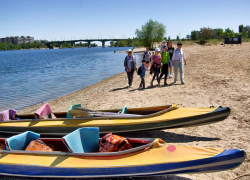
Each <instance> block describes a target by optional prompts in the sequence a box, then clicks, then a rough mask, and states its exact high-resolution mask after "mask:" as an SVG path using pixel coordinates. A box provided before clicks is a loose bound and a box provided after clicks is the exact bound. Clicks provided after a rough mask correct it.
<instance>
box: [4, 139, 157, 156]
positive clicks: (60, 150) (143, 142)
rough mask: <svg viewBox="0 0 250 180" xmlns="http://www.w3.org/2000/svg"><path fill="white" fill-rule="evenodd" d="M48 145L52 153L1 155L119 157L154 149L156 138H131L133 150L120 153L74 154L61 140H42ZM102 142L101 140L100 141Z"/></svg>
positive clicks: (36, 152)
mask: <svg viewBox="0 0 250 180" xmlns="http://www.w3.org/2000/svg"><path fill="white" fill-rule="evenodd" d="M39 140H41V141H43V142H44V143H46V144H47V145H49V146H51V147H53V149H54V151H52V152H43V151H25V150H11V151H9V150H6V149H5V150H0V153H7V154H34V155H35V154H40V155H42V154H44V155H64V156H91V157H92V156H119V155H124V154H129V153H134V152H138V151H144V150H147V149H150V148H152V147H153V144H154V143H155V140H156V139H154V138H129V139H128V141H129V143H130V144H131V146H132V148H131V149H128V150H123V151H118V152H90V153H72V152H70V151H69V150H68V148H67V147H66V146H65V144H64V143H63V140H62V139H61V138H40V139H39ZM99 141H101V138H100V139H99ZM4 144H5V138H0V148H1V149H3V148H4Z"/></svg>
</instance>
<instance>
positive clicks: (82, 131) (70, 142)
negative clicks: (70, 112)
mask: <svg viewBox="0 0 250 180" xmlns="http://www.w3.org/2000/svg"><path fill="white" fill-rule="evenodd" d="M62 140H63V143H64V144H65V146H66V147H67V148H68V150H69V151H70V152H72V153H88V152H98V151H99V128H98V127H84V128H79V129H77V130H75V131H73V132H71V133H69V134H67V135H66V136H63V137H62Z"/></svg>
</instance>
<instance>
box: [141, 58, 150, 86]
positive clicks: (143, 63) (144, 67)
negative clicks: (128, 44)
mask: <svg viewBox="0 0 250 180" xmlns="http://www.w3.org/2000/svg"><path fill="white" fill-rule="evenodd" d="M147 67H148V64H147V63H146V60H144V59H143V60H142V65H141V74H140V77H141V83H140V86H139V89H145V80H144V77H145V74H146V70H147Z"/></svg>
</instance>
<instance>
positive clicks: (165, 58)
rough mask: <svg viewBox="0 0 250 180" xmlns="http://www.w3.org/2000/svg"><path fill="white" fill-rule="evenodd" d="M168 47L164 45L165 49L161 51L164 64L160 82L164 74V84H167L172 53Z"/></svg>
mask: <svg viewBox="0 0 250 180" xmlns="http://www.w3.org/2000/svg"><path fill="white" fill-rule="evenodd" d="M167 50H168V47H167V46H164V51H163V52H162V53H161V57H162V59H161V63H162V64H163V65H162V69H161V75H160V78H159V84H160V82H161V78H162V76H163V75H165V76H164V86H167V85H168V84H167V76H168V63H169V62H170V55H169V53H168V51H167Z"/></svg>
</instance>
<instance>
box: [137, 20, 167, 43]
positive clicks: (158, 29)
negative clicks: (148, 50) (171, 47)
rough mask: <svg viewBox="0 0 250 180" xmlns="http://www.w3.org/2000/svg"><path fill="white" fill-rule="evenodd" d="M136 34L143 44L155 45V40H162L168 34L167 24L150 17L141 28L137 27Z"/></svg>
mask: <svg viewBox="0 0 250 180" xmlns="http://www.w3.org/2000/svg"><path fill="white" fill-rule="evenodd" d="M135 34H136V36H137V38H138V40H139V42H140V43H141V44H142V45H144V46H146V47H153V43H154V42H160V41H162V40H163V37H164V35H165V34H166V26H164V25H163V24H162V23H159V22H158V21H153V20H152V19H150V20H149V21H148V22H146V23H145V24H144V25H142V28H141V30H140V29H136V31H135Z"/></svg>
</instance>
